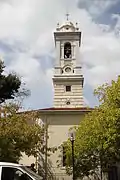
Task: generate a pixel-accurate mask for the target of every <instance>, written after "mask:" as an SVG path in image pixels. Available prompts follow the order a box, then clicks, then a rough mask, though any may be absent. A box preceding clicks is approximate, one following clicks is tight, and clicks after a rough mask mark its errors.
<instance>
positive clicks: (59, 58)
mask: <svg viewBox="0 0 120 180" xmlns="http://www.w3.org/2000/svg"><path fill="white" fill-rule="evenodd" d="M54 40H55V48H56V63H55V67H54V76H53V86H54V107H55V108H78V107H83V81H84V78H83V75H82V72H81V66H80V58H79V48H80V44H81V32H80V31H79V28H78V27H77V23H76V24H75V25H74V24H73V23H72V22H70V21H69V20H68V16H67V21H66V23H64V24H63V25H59V24H57V28H56V31H55V32H54Z"/></svg>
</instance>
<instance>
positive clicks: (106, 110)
mask: <svg viewBox="0 0 120 180" xmlns="http://www.w3.org/2000/svg"><path fill="white" fill-rule="evenodd" d="M95 95H97V96H98V98H99V101H100V105H99V106H98V107H96V108H94V110H93V111H92V112H90V113H88V114H87V115H86V116H85V118H84V119H83V120H82V122H81V123H80V125H79V126H78V127H77V128H76V140H75V167H76V168H75V170H76V177H84V176H87V177H89V178H90V177H91V175H92V176H97V178H98V179H102V176H103V174H104V173H105V172H108V171H109V167H110V166H112V165H114V164H116V163H117V162H119V161H120V77H118V79H117V81H112V83H111V84H105V85H103V86H101V87H99V88H98V89H96V90H95ZM66 144H67V152H66V156H67V160H66V161H67V167H66V168H67V170H70V171H69V172H70V173H71V168H70V167H71V165H72V163H71V149H70V142H69V141H68V142H66Z"/></svg>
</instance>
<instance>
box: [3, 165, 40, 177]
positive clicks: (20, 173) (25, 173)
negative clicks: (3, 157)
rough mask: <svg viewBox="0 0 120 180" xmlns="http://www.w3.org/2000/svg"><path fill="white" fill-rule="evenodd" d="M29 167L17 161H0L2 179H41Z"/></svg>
mask: <svg viewBox="0 0 120 180" xmlns="http://www.w3.org/2000/svg"><path fill="white" fill-rule="evenodd" d="M41 179H43V178H42V177H41V176H39V175H37V174H36V173H34V172H33V171H32V170H30V169H29V168H27V167H25V166H23V165H20V164H15V163H7V162H0V180H41Z"/></svg>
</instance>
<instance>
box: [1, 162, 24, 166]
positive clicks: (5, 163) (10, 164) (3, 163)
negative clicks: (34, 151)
mask: <svg viewBox="0 0 120 180" xmlns="http://www.w3.org/2000/svg"><path fill="white" fill-rule="evenodd" d="M0 166H16V167H21V166H23V165H22V164H17V163H10V162H0Z"/></svg>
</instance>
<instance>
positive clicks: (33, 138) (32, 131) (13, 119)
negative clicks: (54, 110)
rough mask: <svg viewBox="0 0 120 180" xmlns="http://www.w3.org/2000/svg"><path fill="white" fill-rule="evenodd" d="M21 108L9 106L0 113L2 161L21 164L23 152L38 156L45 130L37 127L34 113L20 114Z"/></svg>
mask: <svg viewBox="0 0 120 180" xmlns="http://www.w3.org/2000/svg"><path fill="white" fill-rule="evenodd" d="M18 111H19V106H18V105H16V104H7V105H4V106H2V107H1V111H0V115H1V116H0V161H9V162H19V160H20V158H21V157H22V152H24V153H26V154H27V155H28V156H30V155H33V156H37V154H38V151H39V150H40V149H41V148H42V144H43V136H44V130H43V129H42V128H41V127H40V126H39V125H37V124H36V123H35V122H36V117H37V114H36V112H34V111H30V112H24V113H18Z"/></svg>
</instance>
